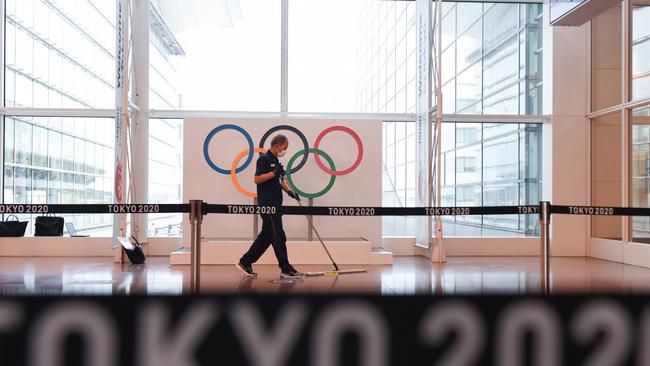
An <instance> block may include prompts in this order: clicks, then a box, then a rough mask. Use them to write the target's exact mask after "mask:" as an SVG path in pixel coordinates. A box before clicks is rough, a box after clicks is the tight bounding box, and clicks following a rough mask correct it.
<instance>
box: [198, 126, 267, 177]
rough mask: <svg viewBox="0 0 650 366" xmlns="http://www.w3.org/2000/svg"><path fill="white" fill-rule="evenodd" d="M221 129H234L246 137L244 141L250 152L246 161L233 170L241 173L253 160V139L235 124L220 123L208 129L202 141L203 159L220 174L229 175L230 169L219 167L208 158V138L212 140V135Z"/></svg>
mask: <svg viewBox="0 0 650 366" xmlns="http://www.w3.org/2000/svg"><path fill="white" fill-rule="evenodd" d="M223 130H235V131H237V132H239V133H241V134H242V135H244V137H245V138H246V142H248V151H250V153H249V154H248V156H247V157H246V161H244V164H242V166H240V167H239V168H237V170H235V172H236V173H241V172H242V171H244V169H246V168H247V167H248V165H249V164H250V163H251V161H253V155H254V152H253V150H254V145H253V139H252V138H251V135H249V134H248V132H246V130H244V129H243V128H241V127H239V126H237V125H229V124H226V125H221V126H218V127H216V128H214V129H213V130H212V131H210V133H209V134H208V136H206V137H205V142H203V156H204V157H205V161H206V162H207V163H208V165H209V166H210V167H211V168H212V169H214V170H216V171H217V172H219V173H221V174H226V175H230V169H222V168H219V167H218V166H217V165H216V164H215V163H214V162H212V159H210V154H209V151H208V147H209V146H210V140H212V138H213V137H214V135H216V134H217V133H218V132H219V131H223Z"/></svg>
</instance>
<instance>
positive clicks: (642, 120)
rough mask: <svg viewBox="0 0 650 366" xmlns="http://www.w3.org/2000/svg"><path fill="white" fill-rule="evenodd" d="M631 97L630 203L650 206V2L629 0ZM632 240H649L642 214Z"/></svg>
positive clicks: (633, 220)
mask: <svg viewBox="0 0 650 366" xmlns="http://www.w3.org/2000/svg"><path fill="white" fill-rule="evenodd" d="M630 11H631V24H629V25H626V26H629V27H630V33H631V35H632V37H631V40H630V42H631V47H630V49H631V70H630V73H629V75H631V80H629V84H630V89H631V90H630V91H631V93H630V96H631V98H630V99H631V100H632V101H635V102H639V103H640V104H641V106H639V107H636V108H634V109H631V110H626V111H625V113H629V114H628V115H629V116H630V117H629V121H630V122H631V138H630V145H631V146H630V181H629V184H630V203H631V205H632V206H634V207H650V201H649V200H648V199H649V197H650V194H649V193H648V192H650V188H649V187H650V158H649V157H650V139H649V137H648V133H649V132H650V130H649V127H650V91H649V90H650V67H649V66H648V60H649V59H650V22H648V21H649V20H650V2H649V1H647V0H634V1H631V9H630ZM630 221H631V239H632V241H634V242H637V243H650V221H649V220H648V219H647V218H643V217H633V218H631V219H630Z"/></svg>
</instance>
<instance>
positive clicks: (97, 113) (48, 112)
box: [0, 108, 115, 118]
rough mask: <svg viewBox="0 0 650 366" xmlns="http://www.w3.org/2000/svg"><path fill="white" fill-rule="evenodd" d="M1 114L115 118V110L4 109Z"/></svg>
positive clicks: (0, 110)
mask: <svg viewBox="0 0 650 366" xmlns="http://www.w3.org/2000/svg"><path fill="white" fill-rule="evenodd" d="M0 114H1V115H3V116H15V117H21V116H24V117H80V118H115V109H67V108H2V109H0Z"/></svg>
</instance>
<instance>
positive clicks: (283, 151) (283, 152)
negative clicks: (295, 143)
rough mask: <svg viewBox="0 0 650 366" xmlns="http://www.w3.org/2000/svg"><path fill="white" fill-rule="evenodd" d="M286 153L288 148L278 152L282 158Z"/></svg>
mask: <svg viewBox="0 0 650 366" xmlns="http://www.w3.org/2000/svg"><path fill="white" fill-rule="evenodd" d="M286 154H287V150H286V149H285V150H282V151H280V152H279V153H278V158H281V157H283V156H285V155H286Z"/></svg>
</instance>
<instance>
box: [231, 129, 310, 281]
mask: <svg viewBox="0 0 650 366" xmlns="http://www.w3.org/2000/svg"><path fill="white" fill-rule="evenodd" d="M288 148H289V140H288V139H287V137H286V136H285V135H282V134H278V135H276V136H274V137H273V139H272V140H271V148H270V149H269V150H268V151H267V152H266V153H265V154H262V155H261V156H260V157H259V158H258V159H257V169H256V171H255V178H254V182H255V184H256V185H257V199H258V205H259V206H275V207H277V208H278V210H277V211H276V212H277V213H275V214H268V213H265V214H261V216H262V231H261V232H260V233H259V235H258V236H257V239H255V241H254V242H253V244H252V245H251V247H250V249H249V250H248V252H246V254H244V255H243V256H242V257H241V259H240V260H239V263H237V268H239V269H240V270H241V271H242V272H244V274H245V275H246V276H250V277H255V276H257V273H255V272H253V267H252V264H253V263H255V262H257V260H258V259H260V257H261V256H262V254H264V252H265V251H266V249H267V248H268V247H269V245H273V251H274V252H275V257H276V258H277V259H278V264H279V265H280V271H281V272H280V277H282V278H299V277H301V276H302V273H300V272H298V271H296V269H295V268H293V266H292V265H291V264H289V258H288V257H287V237H286V235H285V234H284V229H283V228H282V213H281V212H279V211H280V208H281V206H282V191H283V190H284V191H285V192H287V194H288V195H289V197H291V198H294V199H296V200H300V197H299V196H298V195H297V194H295V193H294V192H293V191H292V190H291V188H289V185H288V184H287V182H286V181H285V179H284V176H285V171H284V168H283V167H282V164H280V161H279V160H278V157H282V156H284V155H285V153H286V152H287V149H288Z"/></svg>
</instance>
